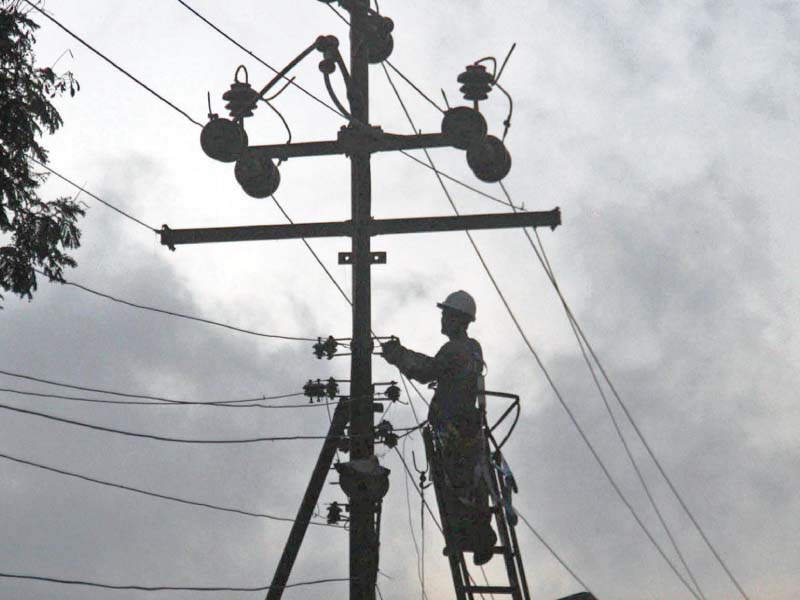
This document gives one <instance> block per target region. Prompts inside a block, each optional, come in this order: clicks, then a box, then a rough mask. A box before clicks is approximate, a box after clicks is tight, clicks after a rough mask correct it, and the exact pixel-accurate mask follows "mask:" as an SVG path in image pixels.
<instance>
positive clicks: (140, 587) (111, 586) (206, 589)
mask: <svg viewBox="0 0 800 600" xmlns="http://www.w3.org/2000/svg"><path fill="white" fill-rule="evenodd" d="M25 1H26V2H27V0H25ZM0 577H3V578H5V579H25V580H28V581H46V582H48V583H60V584H62V585H80V586H86V587H93V588H103V589H107V590H136V591H139V592H168V591H173V592H264V591H267V590H269V589H270V588H271V587H272V586H269V585H264V586H259V587H188V586H186V587H182V586H168V585H162V586H145V585H132V584H128V585H117V584H112V583H99V582H96V581H83V580H80V579H60V578H57V577H43V576H41V575H20V574H18V573H0ZM340 581H350V578H348V577H340V578H330V579H315V580H313V581H298V582H296V583H289V584H286V585H283V586H281V587H283V588H293V587H302V586H307V585H317V584H321V583H334V582H340Z"/></svg>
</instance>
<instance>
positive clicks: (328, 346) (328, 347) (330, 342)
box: [314, 335, 339, 360]
mask: <svg viewBox="0 0 800 600" xmlns="http://www.w3.org/2000/svg"><path fill="white" fill-rule="evenodd" d="M338 350H339V342H337V341H336V338H334V337H333V336H332V335H329V336H328V339H327V340H325V341H324V342H323V341H322V338H317V343H316V344H314V356H316V357H317V358H319V359H321V358H322V357H323V356H325V357H327V358H328V360H331V359H332V358H333V357H334V356H335V355H336V352H338Z"/></svg>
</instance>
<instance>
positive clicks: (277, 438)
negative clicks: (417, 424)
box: [0, 404, 352, 444]
mask: <svg viewBox="0 0 800 600" xmlns="http://www.w3.org/2000/svg"><path fill="white" fill-rule="evenodd" d="M0 409H1V410H10V411H13V412H17V413H22V414H26V415H32V416H35V417H41V418H43V419H49V420H51V421H58V422H59V423H67V424H69V425H76V426H78V427H85V428H87V429H93V430H95V431H104V432H106V433H116V434H118V435H125V436H129V437H135V438H144V439H150V440H156V441H159V442H175V443H180V444H252V443H256V442H287V441H294V440H324V439H327V438H326V436H324V435H321V436H320V435H289V436H275V437H255V438H244V439H187V438H175V437H168V436H161V435H153V434H149V433H136V432H133V431H125V430H122V429H114V428H112V427H103V426H102V425H92V424H90V423H84V422H82V421H75V420H73V419H65V418H63V417H56V416H55V415H50V414H47V413H41V412H37V411H33V410H28V409H25V408H19V407H16V406H7V405H5V404H0ZM350 437H352V436H350Z"/></svg>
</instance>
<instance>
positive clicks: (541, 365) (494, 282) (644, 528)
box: [384, 68, 701, 600]
mask: <svg viewBox="0 0 800 600" xmlns="http://www.w3.org/2000/svg"><path fill="white" fill-rule="evenodd" d="M384 73H385V74H386V77H387V79H388V80H389V83H390V85H391V87H392V90H394V93H395V96H396V97H397V100H398V102H399V103H400V106H401V107H402V109H403V112H404V113H405V115H406V117H407V119H408V121H409V123H410V125H411V127H412V129H413V130H414V131H416V126H415V124H414V121H413V119H412V118H411V115H410V113H409V112H408V109H407V108H406V105H405V102H404V101H403V98H402V96H401V95H400V92H399V91H398V89H397V87H396V86H395V85H394V82H393V81H392V78H391V76H390V75H389V71H388V70H387V69H386V68H384ZM425 157H426V158H427V160H428V162H429V163H430V166H431V169H432V170H433V172H434V173H435V174H436V176H437V180H438V181H439V185H440V186H441V188H442V190H443V191H444V193H445V196H446V197H447V201H448V202H449V203H450V206H451V207H452V209H453V212H455V214H456V215H459V214H460V213H459V211H458V208H457V207H456V205H455V202H454V201H453V198H452V196H451V195H450V190H448V189H447V186H446V185H445V183H444V181H443V180H442V178H441V177H439V172H438V170H437V169H436V166H435V165H434V163H433V159H432V158H431V156H430V153H429V152H428V151H427V150H425ZM464 233H466V235H467V238H468V239H469V242H470V244H471V245H472V248H473V250H474V251H475V253H476V255H477V256H478V259H479V260H480V263H481V265H482V266H483V269H484V271H485V272H486V274H487V276H488V277H489V280H490V281H491V283H492V286H493V287H494V289H495V291H496V292H497V294H498V296H499V297H500V300H501V301H502V303H503V306H505V309H506V311H507V312H508V314H509V316H510V317H511V320H512V322H513V323H514V326H515V327H516V329H517V331H518V332H519V334H520V336H521V337H522V340H523V342H524V343H525V345H526V347H527V348H528V350H529V351H530V353H531V354H532V356H533V358H534V359H535V361H536V363H537V364H538V366H539V368H540V370H541V371H542V373H543V374H544V376H545V379H546V380H547V382H548V384H549V385H550V387H551V389H552V390H553V392H554V393H555V395H556V398H557V399H558V401H559V403H560V404H561V406H562V407H563V408H564V410H565V411H566V413H567V415H568V416H569V418H570V420H571V421H572V424H573V425H574V426H575V428H576V429H577V430H578V433H579V434H580V436H581V438H582V439H583V441H584V443H585V444H586V446H587V447H588V448H589V451H590V452H591V453H592V456H594V458H595V460H596V461H597V463H598V465H599V466H600V468H601V470H602V471H603V473H604V474H605V476H606V478H607V479H608V481H609V483H611V486H612V487H613V488H614V490H615V491H616V493H617V495H618V496H619V498H620V500H622V502H623V504H625V506H626V507H627V508H628V510H629V511H630V513H631V515H633V518H634V519H635V520H636V522H637V523H638V525H639V527H640V528H641V529H642V531H643V532H644V533H645V535H646V536H647V538H648V539H649V540H650V542H651V543H652V544H653V546H654V547H655V548H656V550H657V551H658V553H659V554H660V555H661V557H662V558H663V559H664V561H665V562H666V563H667V564H668V565H669V567H670V568H671V569H672V571H673V573H674V574H675V575H676V577H678V579H679V580H680V581H681V583H683V585H684V586H685V587H686V589H687V590H689V592H690V593H691V594H692V595H693V596H694V597H695V598H696V599H697V600H701V599H700V598H699V596H698V595H697V593H696V592H695V591H694V589H693V588H692V587H691V586H690V585H689V583H688V582H687V581H686V580H685V579H684V578H683V575H681V573H680V572H679V571H678V569H677V568H676V567H675V565H674V564H673V563H672V561H671V560H670V559H669V557H668V556H667V555H666V554H665V553H664V550H663V549H662V548H661V546H660V545H659V544H658V542H657V541H656V539H655V538H654V537H653V535H652V533H650V530H649V529H647V526H646V525H645V524H644V522H643V521H642V520H641V518H640V517H639V515H638V514H637V513H636V510H635V509H634V507H633V505H632V504H631V503H630V502H629V501H628V499H627V498H626V497H625V494H624V493H623V492H622V490H621V489H620V487H619V485H618V484H617V482H616V481H615V480H614V478H613V477H612V475H611V473H610V472H609V470H608V468H607V467H606V465H605V463H604V462H603V460H602V459H601V458H600V455H599V454H598V453H597V451H596V449H595V448H594V446H593V445H592V443H591V442H590V441H589V438H588V437H587V436H586V433H585V432H584V431H583V428H582V427H581V426H580V424H579V423H578V421H577V419H576V418H575V415H574V414H573V412H572V410H571V409H570V408H569V406H568V405H567V403H566V401H565V400H564V398H563V396H562V395H561V392H560V391H559V389H558V387H557V386H556V384H555V381H553V379H552V377H551V376H550V373H549V372H548V371H547V368H546V367H545V366H544V363H543V362H542V360H541V358H540V357H539V355H538V353H537V352H536V350H535V349H534V348H533V345H532V344H531V343H530V340H529V339H528V336H527V334H526V333H525V331H524V330H523V329H522V326H521V325H520V323H519V320H518V319H517V317H516V315H515V314H514V311H513V310H512V309H511V306H510V305H509V303H508V300H507V299H506V297H505V294H504V293H503V291H502V290H501V289H500V286H499V284H498V283H497V280H496V279H495V277H494V275H493V274H492V271H491V269H490V268H489V266H488V264H487V263H486V260H485V259H484V257H483V254H482V253H481V251H480V249H479V248H478V245H477V244H476V242H475V240H474V238H473V237H472V234H471V233H470V232H469V231H468V230H467V231H465V232H464Z"/></svg>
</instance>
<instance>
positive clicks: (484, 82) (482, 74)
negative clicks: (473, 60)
mask: <svg viewBox="0 0 800 600" xmlns="http://www.w3.org/2000/svg"><path fill="white" fill-rule="evenodd" d="M493 82H494V76H493V75H492V74H491V73H489V72H488V71H487V70H486V67H484V66H483V65H468V66H467V70H466V71H464V72H463V73H461V75H459V76H458V83H461V84H462V86H461V88H460V89H461V93H462V94H464V98H465V99H466V100H471V101H473V102H479V101H480V100H486V99H487V98H488V97H489V92H491V91H492V83H493Z"/></svg>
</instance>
